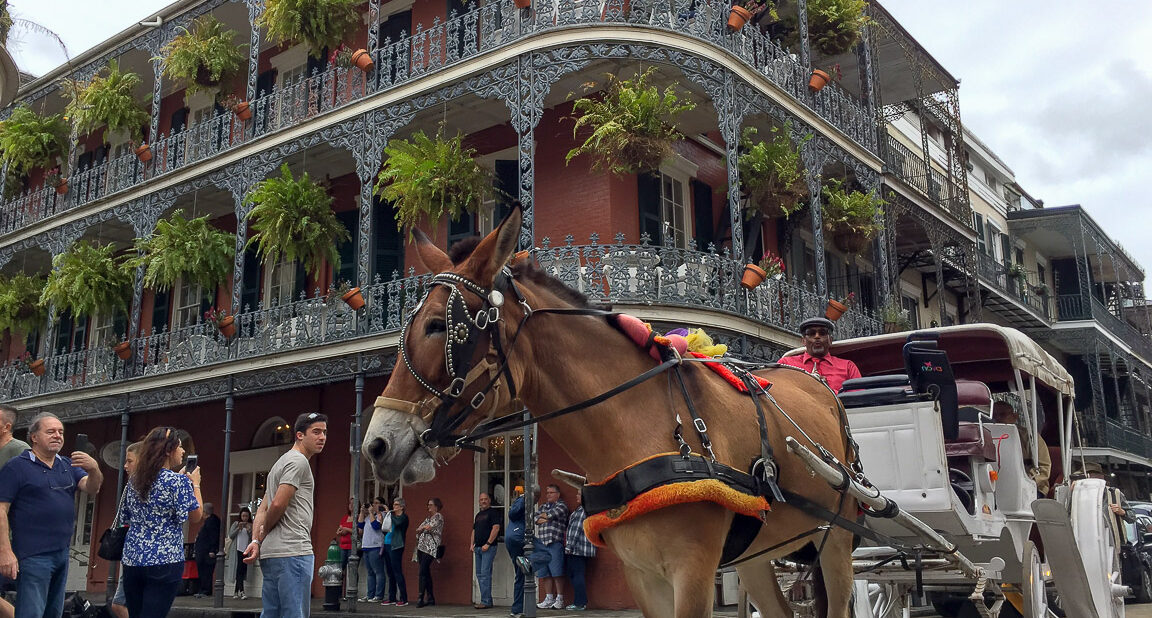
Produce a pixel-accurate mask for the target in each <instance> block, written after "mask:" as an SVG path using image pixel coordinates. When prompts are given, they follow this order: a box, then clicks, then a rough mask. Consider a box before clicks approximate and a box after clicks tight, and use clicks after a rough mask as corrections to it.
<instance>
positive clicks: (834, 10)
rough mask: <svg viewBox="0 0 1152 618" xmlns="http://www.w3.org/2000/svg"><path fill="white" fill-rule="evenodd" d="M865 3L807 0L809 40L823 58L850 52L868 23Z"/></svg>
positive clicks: (864, 1) (853, 0)
mask: <svg viewBox="0 0 1152 618" xmlns="http://www.w3.org/2000/svg"><path fill="white" fill-rule="evenodd" d="M867 8H868V3H867V2H866V0H810V1H809V2H808V39H809V41H810V42H811V44H812V48H813V49H815V50H816V51H818V52H820V53H821V54H823V55H825V56H838V55H840V54H843V53H845V52H847V51H848V50H850V49H852V47H853V46H854V45H856V43H857V42H858V41H859V40H860V33H861V32H863V30H864V26H866V25H867V24H868V21H869V20H868V16H867V15H866V14H865V11H866V10H867Z"/></svg>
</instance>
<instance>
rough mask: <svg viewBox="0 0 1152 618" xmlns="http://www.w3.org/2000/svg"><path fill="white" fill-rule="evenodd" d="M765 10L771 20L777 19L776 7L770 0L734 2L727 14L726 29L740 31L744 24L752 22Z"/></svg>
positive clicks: (740, 0)
mask: <svg viewBox="0 0 1152 618" xmlns="http://www.w3.org/2000/svg"><path fill="white" fill-rule="evenodd" d="M765 10H767V11H768V14H769V15H770V16H771V17H772V19H773V20H775V19H778V17H777V15H776V5H775V3H773V2H772V1H771V0H736V1H735V2H733V3H732V9H731V11H730V12H729V13H728V27H729V28H731V29H732V30H740V29H741V28H743V27H744V24H747V23H748V22H750V21H752V18H753V17H755V16H757V15H759V14H760V13H762V12H764V11H765Z"/></svg>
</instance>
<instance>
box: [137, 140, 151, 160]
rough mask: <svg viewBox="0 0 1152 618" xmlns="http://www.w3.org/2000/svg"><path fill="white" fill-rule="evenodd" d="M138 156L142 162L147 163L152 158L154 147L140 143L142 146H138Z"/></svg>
mask: <svg viewBox="0 0 1152 618" xmlns="http://www.w3.org/2000/svg"><path fill="white" fill-rule="evenodd" d="M136 158H137V159H140V162H141V163H147V162H149V161H151V160H152V149H151V148H150V147H149V146H148V144H140V146H139V147H138V148H136Z"/></svg>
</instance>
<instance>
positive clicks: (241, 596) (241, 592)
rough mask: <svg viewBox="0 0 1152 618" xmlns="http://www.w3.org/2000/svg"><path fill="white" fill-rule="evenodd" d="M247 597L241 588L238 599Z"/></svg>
mask: <svg viewBox="0 0 1152 618" xmlns="http://www.w3.org/2000/svg"><path fill="white" fill-rule="evenodd" d="M247 599H248V595H247V594H245V593H244V591H243V590H241V591H240V600H241V601H244V600H247Z"/></svg>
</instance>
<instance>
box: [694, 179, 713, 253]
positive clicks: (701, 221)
mask: <svg viewBox="0 0 1152 618" xmlns="http://www.w3.org/2000/svg"><path fill="white" fill-rule="evenodd" d="M692 210H693V221H692V227H693V229H694V230H695V232H696V247H697V248H698V249H701V250H707V249H708V243H716V226H715V225H714V224H713V223H712V185H710V184H708V183H706V182H701V181H700V180H693V181H692ZM716 244H719V243H716Z"/></svg>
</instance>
